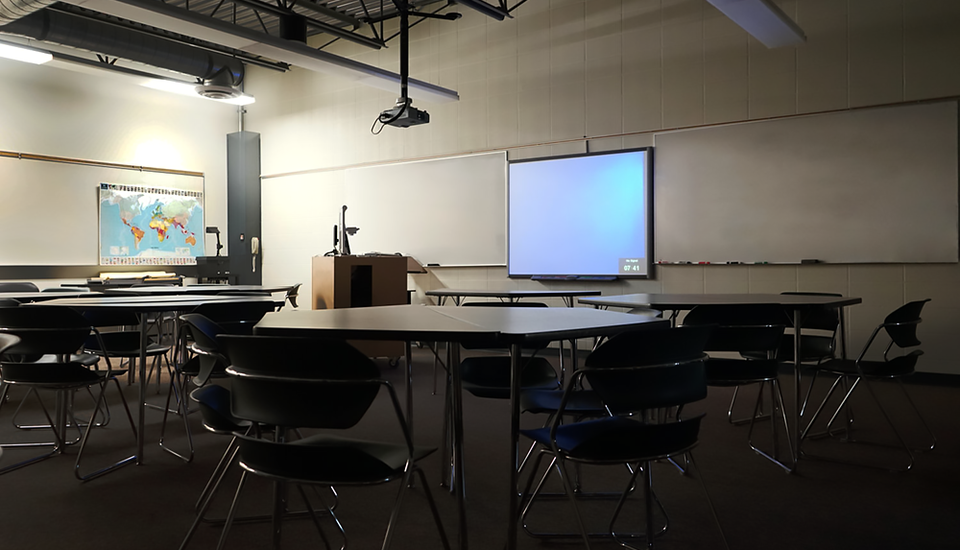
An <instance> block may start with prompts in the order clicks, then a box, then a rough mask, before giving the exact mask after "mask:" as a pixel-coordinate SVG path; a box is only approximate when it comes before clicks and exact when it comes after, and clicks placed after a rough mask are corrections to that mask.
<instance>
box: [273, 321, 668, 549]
mask: <svg viewBox="0 0 960 550" xmlns="http://www.w3.org/2000/svg"><path fill="white" fill-rule="evenodd" d="M667 323H668V322H667V321H665V320H663V319H656V318H651V317H646V316H639V315H630V314H626V313H617V312H611V311H601V310H597V309H589V308H444V307H441V306H422V305H399V306H377V307H367V308H343V309H327V310H311V311H297V312H293V311H286V310H284V311H278V312H275V313H268V314H266V315H265V316H264V318H263V319H262V320H261V321H260V322H259V323H257V325H256V327H254V334H258V335H279V336H306V337H310V336H323V337H334V338H343V339H349V340H400V341H404V342H407V343H408V344H407V345H408V346H409V342H412V341H444V342H451V343H455V344H462V343H471V342H489V341H491V340H494V341H497V342H499V343H502V344H504V345H508V346H509V347H510V357H511V375H512V379H513V383H512V388H511V391H510V407H511V426H510V457H511V459H510V464H509V467H510V476H509V479H510V486H509V487H508V488H507V489H508V490H507V491H505V492H506V493H507V494H508V495H509V505H508V506H507V518H506V519H507V525H508V528H507V548H508V549H510V550H513V549H515V548H516V545H517V521H518V519H519V515H518V511H519V502H518V496H517V491H516V487H517V482H518V476H519V473H518V471H517V468H518V467H519V458H520V457H519V439H520V400H519V397H520V391H519V387H520V354H521V348H522V346H523V345H524V344H534V343H546V342H552V341H555V340H571V339H576V338H589V337H596V336H611V335H613V334H617V333H620V332H623V331H626V330H635V329H641V328H647V327H655V326H664V325H666V324H667ZM448 349H449V358H450V359H449V361H450V365H451V367H455V366H458V365H459V364H460V358H459V354H460V350H459V345H451V346H448ZM407 357H408V360H407V397H406V398H407V414H408V420H411V418H410V416H409V415H410V411H412V409H411V406H410V402H411V401H412V389H411V387H412V385H411V384H410V376H411V365H410V361H409V354H408V356H407ZM450 373H451V380H452V390H451V395H450V398H451V402H452V404H453V406H452V409H453V410H452V419H451V423H452V432H453V456H452V461H453V471H454V472H455V473H456V475H455V476H454V478H453V479H454V487H453V489H454V493H455V496H456V499H457V509H458V518H459V526H460V531H459V547H460V548H461V549H462V550H466V549H467V547H468V540H467V522H466V510H465V506H466V492H465V484H464V471H463V410H462V396H461V382H460V372H459V369H458V368H451V369H450Z"/></svg>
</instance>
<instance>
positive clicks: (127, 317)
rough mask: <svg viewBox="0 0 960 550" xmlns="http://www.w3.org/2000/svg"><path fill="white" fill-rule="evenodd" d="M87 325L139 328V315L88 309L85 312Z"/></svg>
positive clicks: (116, 310)
mask: <svg viewBox="0 0 960 550" xmlns="http://www.w3.org/2000/svg"><path fill="white" fill-rule="evenodd" d="M83 317H84V319H86V320H87V323H88V324H90V325H91V326H95V327H123V326H139V325H140V319H139V318H138V317H137V314H136V313H135V312H133V311H130V310H123V309H119V308H118V309H108V308H103V309H88V310H86V311H84V312H83Z"/></svg>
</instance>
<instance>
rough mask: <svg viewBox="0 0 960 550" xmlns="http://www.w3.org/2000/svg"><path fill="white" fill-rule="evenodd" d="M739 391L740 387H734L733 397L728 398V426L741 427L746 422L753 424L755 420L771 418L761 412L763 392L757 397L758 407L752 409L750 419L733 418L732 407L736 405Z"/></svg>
mask: <svg viewBox="0 0 960 550" xmlns="http://www.w3.org/2000/svg"><path fill="white" fill-rule="evenodd" d="M739 391H740V387H739V386H735V387H734V388H733V396H732V397H730V405H729V406H728V407H727V422H729V423H730V424H733V425H735V426H739V425H741V424H746V423H748V422H749V423H753V422H754V421H756V420H763V419H766V418H771V415H770V414H767V413H764V412H763V397H762V395H763V392H762V391H761V392H760V394H759V395H758V396H757V400H758V402H759V403H760V407H759V408H756V407H754V410H753V417H752V418H734V417H733V408H734V405H736V404H737V396H738V395H739Z"/></svg>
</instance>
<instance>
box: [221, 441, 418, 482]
mask: <svg viewBox="0 0 960 550" xmlns="http://www.w3.org/2000/svg"><path fill="white" fill-rule="evenodd" d="M435 450H436V449H435V448H431V447H422V446H415V447H414V449H413V459H414V460H415V461H416V460H420V459H422V458H424V457H426V456H428V455H429V454H430V453H432V452H434V451H435ZM408 458H410V456H409V452H408V449H407V446H406V445H404V444H391V443H383V442H379V441H368V440H363V439H352V438H346V437H338V436H332V435H326V434H320V435H314V436H310V437H306V438H304V439H300V440H297V441H294V442H292V443H288V444H284V443H275V442H273V441H269V440H264V439H254V438H251V437H245V436H241V437H240V462H241V465H243V466H244V467H245V468H247V469H249V470H251V471H253V472H255V473H257V474H259V475H263V476H270V477H276V478H282V479H287V480H291V481H295V482H298V483H316V484H322V485H336V484H338V483H379V482H383V481H387V480H389V479H392V478H395V477H398V476H401V475H403V472H404V468H405V466H406V464H407V460H408Z"/></svg>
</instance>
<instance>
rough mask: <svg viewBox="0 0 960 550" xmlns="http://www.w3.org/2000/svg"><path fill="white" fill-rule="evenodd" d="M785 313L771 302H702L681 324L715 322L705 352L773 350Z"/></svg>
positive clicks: (775, 346)
mask: <svg viewBox="0 0 960 550" xmlns="http://www.w3.org/2000/svg"><path fill="white" fill-rule="evenodd" d="M784 322H785V315H784V313H783V310H782V309H781V308H780V307H779V306H777V305H773V304H744V305H702V306H697V307H695V308H693V309H692V310H690V312H689V313H688V314H687V316H686V317H684V319H683V324H684V326H700V325H714V326H715V328H714V330H713V332H712V333H711V336H710V339H709V341H708V342H707V343H706V345H705V347H704V349H705V350H706V351H735V352H771V353H772V352H776V350H777V349H778V348H779V347H780V340H781V338H782V337H783V329H784Z"/></svg>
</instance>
